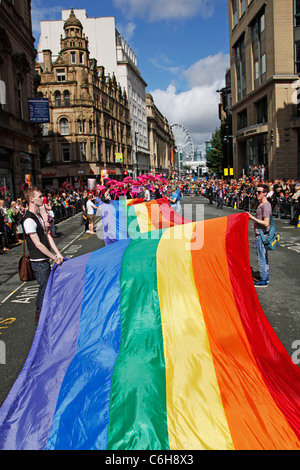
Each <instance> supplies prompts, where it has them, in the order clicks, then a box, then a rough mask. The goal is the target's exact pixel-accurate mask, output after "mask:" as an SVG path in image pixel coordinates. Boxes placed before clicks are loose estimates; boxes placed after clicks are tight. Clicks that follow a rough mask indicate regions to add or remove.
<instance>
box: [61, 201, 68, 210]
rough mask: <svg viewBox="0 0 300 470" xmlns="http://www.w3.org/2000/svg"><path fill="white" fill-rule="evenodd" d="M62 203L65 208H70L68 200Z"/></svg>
mask: <svg viewBox="0 0 300 470" xmlns="http://www.w3.org/2000/svg"><path fill="white" fill-rule="evenodd" d="M62 204H63V206H64V208H65V209H68V207H69V204H68V203H67V201H63V203H62Z"/></svg>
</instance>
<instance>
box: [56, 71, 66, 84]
mask: <svg viewBox="0 0 300 470" xmlns="http://www.w3.org/2000/svg"><path fill="white" fill-rule="evenodd" d="M56 78H57V81H58V82H65V81H66V73H65V69H57V70H56Z"/></svg>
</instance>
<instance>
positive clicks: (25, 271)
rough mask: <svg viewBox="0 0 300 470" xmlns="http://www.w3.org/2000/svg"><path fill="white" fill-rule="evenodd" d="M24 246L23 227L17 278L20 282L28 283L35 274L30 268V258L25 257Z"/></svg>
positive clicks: (33, 278) (32, 279)
mask: <svg viewBox="0 0 300 470" xmlns="http://www.w3.org/2000/svg"><path fill="white" fill-rule="evenodd" d="M25 244H26V241H25V231H24V227H23V256H22V257H21V258H20V260H19V277H20V281H22V282H29V281H34V280H35V274H34V272H33V269H32V266H31V261H30V256H29V255H26V248H25Z"/></svg>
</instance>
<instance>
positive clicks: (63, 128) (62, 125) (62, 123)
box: [59, 118, 69, 135]
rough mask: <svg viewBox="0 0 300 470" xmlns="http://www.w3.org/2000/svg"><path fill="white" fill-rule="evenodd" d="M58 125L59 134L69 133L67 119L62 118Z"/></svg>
mask: <svg viewBox="0 0 300 470" xmlns="http://www.w3.org/2000/svg"><path fill="white" fill-rule="evenodd" d="M59 126H60V133H61V135H68V134H69V121H68V119H66V118H62V119H61V120H60V121H59Z"/></svg>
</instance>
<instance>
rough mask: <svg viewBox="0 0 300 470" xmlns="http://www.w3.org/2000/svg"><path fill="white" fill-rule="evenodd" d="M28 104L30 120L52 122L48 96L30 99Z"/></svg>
mask: <svg viewBox="0 0 300 470" xmlns="http://www.w3.org/2000/svg"><path fill="white" fill-rule="evenodd" d="M28 106H29V119H30V122H35V123H42V122H50V117H49V101H48V98H40V99H33V98H32V99H29V100H28Z"/></svg>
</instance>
